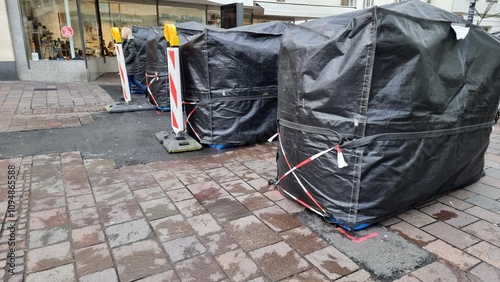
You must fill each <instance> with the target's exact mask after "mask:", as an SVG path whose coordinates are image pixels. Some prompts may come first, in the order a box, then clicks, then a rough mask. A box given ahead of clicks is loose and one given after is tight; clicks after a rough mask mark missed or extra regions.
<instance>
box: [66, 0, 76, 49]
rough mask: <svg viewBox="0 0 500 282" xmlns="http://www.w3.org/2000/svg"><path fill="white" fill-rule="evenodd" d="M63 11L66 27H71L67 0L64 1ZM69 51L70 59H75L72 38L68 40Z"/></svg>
mask: <svg viewBox="0 0 500 282" xmlns="http://www.w3.org/2000/svg"><path fill="white" fill-rule="evenodd" d="M64 9H65V12H66V25H67V26H69V27H71V16H70V14H69V3H68V0H64ZM69 46H70V47H69V50H70V51H71V58H74V57H75V43H74V42H73V36H71V37H70V38H69Z"/></svg>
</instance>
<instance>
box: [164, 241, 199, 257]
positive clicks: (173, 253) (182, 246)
mask: <svg viewBox="0 0 500 282" xmlns="http://www.w3.org/2000/svg"><path fill="white" fill-rule="evenodd" d="M163 247H164V248H165V251H166V252H167V255H168V256H169V258H170V260H171V261H173V262H177V261H180V260H184V259H186V258H190V257H194V256H196V255H199V254H202V253H204V252H205V251H206V248H205V246H203V244H201V243H200V241H199V240H198V238H197V237H196V236H189V237H182V238H178V239H174V240H171V241H166V242H163Z"/></svg>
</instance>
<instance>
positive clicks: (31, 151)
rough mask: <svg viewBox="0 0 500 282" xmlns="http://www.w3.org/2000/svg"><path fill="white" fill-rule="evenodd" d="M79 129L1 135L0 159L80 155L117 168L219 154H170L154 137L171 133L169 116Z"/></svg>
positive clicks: (111, 118) (99, 120) (111, 119)
mask: <svg viewBox="0 0 500 282" xmlns="http://www.w3.org/2000/svg"><path fill="white" fill-rule="evenodd" d="M92 116H93V118H94V123H92V124H90V125H82V126H78V127H69V128H59V129H44V130H32V131H19V132H2V133H0V159H7V158H14V157H19V156H33V155H40V154H51V153H62V152H69V151H80V152H81V154H82V156H83V158H103V159H113V160H114V161H115V163H116V166H117V167H121V166H125V165H133V164H145V163H151V162H158V161H169V160H179V159H186V158H193V157H203V156H209V155H216V154H220V153H222V152H224V151H230V150H231V148H229V149H219V150H217V149H212V148H210V147H208V146H204V148H203V150H200V151H194V152H185V153H177V154H169V153H168V152H167V150H166V149H165V148H164V147H163V146H162V144H161V143H160V142H159V141H158V140H156V138H155V134H156V133H158V132H160V131H164V130H172V128H171V126H170V113H160V112H157V111H140V112H129V113H116V114H109V113H99V114H95V115H92Z"/></svg>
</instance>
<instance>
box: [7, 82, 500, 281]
mask: <svg viewBox="0 0 500 282" xmlns="http://www.w3.org/2000/svg"><path fill="white" fill-rule="evenodd" d="M51 87H52V86H51V85H50V84H43V83H30V82H12V83H10V82H9V83H0V131H4V132H14V131H25V130H36V129H45V128H58V127H59V128H62V127H65V126H85V125H86V124H88V123H92V122H94V121H93V118H92V113H95V112H100V111H103V106H104V104H106V103H109V102H112V100H111V99H110V97H109V96H108V95H107V94H106V92H104V91H103V90H102V89H101V88H100V87H99V86H98V85H97V84H96V83H88V84H68V85H67V90H65V91H55V92H56V94H54V93H52V92H53V91H52V90H40V91H38V90H37V91H35V90H34V89H35V88H45V89H51ZM60 87H61V86H60V85H58V86H57V88H58V89H60ZM63 88H64V87H63ZM499 130H500V126H496V130H495V131H493V134H492V136H491V144H490V146H489V149H488V151H487V153H486V156H485V157H486V163H485V171H486V176H484V177H483V178H481V179H480V180H479V181H478V182H477V183H474V184H472V185H470V186H468V187H465V188H464V189H459V190H456V191H454V192H451V193H449V194H447V195H444V196H443V197H441V198H439V199H437V200H434V201H431V202H428V203H425V204H422V205H421V206H419V207H418V208H414V209H411V210H409V211H406V212H404V213H401V214H399V215H397V216H394V217H392V218H390V219H388V220H385V221H383V222H382V223H380V224H376V225H374V226H372V227H369V228H368V229H366V230H363V231H361V232H358V233H354V234H352V235H351V236H353V237H354V238H351V239H354V240H355V239H356V238H358V239H359V238H361V237H362V236H365V235H366V234H373V232H374V231H378V232H377V233H378V236H373V237H371V238H368V239H366V240H358V241H353V240H351V239H350V238H349V234H347V235H346V234H343V233H341V232H340V231H339V230H337V229H336V228H335V227H334V226H333V225H330V224H326V223H323V222H321V221H320V222H319V223H317V222H316V223H314V222H313V221H314V220H315V219H314V218H315V217H314V216H313V215H312V214H311V213H309V212H306V211H305V210H304V208H303V207H301V206H300V205H298V204H296V203H295V202H292V201H291V200H288V199H287V198H284V197H283V196H282V195H281V194H280V193H279V192H277V191H276V190H275V189H274V188H273V187H272V186H270V185H268V180H269V179H270V178H273V177H275V176H276V161H275V156H276V149H277V148H276V143H265V144H259V145H255V146H248V147H242V148H238V149H235V150H231V151H224V152H221V153H220V154H215V155H211V156H203V157H195V158H189V159H183V160H174V161H162V162H152V163H147V164H136V165H129V166H122V167H117V165H116V163H115V162H114V161H113V160H112V159H98V158H83V157H82V155H81V153H80V152H78V151H69V152H61V153H54V154H43V155H34V156H21V157H17V158H9V159H0V217H1V218H3V223H2V229H1V232H2V233H1V237H0V277H1V278H2V279H3V280H4V281H27V282H35V281H82V282H83V281H92V282H94V281H106V282H112V281H167V282H173V281H254V282H258V281H425V282H426V281H500V227H499V224H500V134H499ZM0 150H1V148H0ZM11 175H15V176H16V178H15V186H14V187H13V186H9V185H8V181H9V176H11ZM12 187H13V188H12ZM307 217H309V218H313V219H310V220H308V222H304V218H307ZM316 219H317V218H316ZM306 223H307V224H306ZM320 229H322V230H327V232H329V235H328V236H326V235H325V233H322V232H321V230H320ZM384 234H385V235H384ZM391 238H392V240H393V241H394V242H396V241H398V242H404V244H409V245H411V248H414V249H415V250H416V251H418V252H421V253H425V254H426V259H424V260H422V261H421V262H419V263H418V264H417V265H414V266H411V267H407V268H405V267H399V268H398V261H397V257H398V254H396V253H391V252H385V253H384V252H383V251H380V250H376V249H375V247H373V246H376V245H377V243H380V244H381V243H383V242H384V240H386V241H387V240H388V241H390V240H391ZM349 244H350V245H349ZM349 246H352V247H349ZM371 248H373V249H371ZM372 250H373V252H372ZM376 251H379V252H378V253H377V255H378V256H379V257H377V258H376V259H375V260H374V261H381V262H384V261H387V262H389V261H391V260H392V262H391V263H393V264H394V265H395V266H394V270H393V273H392V276H391V275H385V276H384V275H381V274H380V273H379V272H377V271H378V270H377V268H376V267H372V266H371V264H370V262H369V261H368V260H365V259H367V258H368V257H369V256H374V252H376ZM402 251H403V252H404V249H403V250H402ZM356 253H360V254H361V255H358V256H357V255H356ZM362 256H365V257H362Z"/></svg>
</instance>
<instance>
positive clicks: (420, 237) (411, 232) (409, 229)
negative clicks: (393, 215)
mask: <svg viewBox="0 0 500 282" xmlns="http://www.w3.org/2000/svg"><path fill="white" fill-rule="evenodd" d="M389 229H391V230H393V231H396V233H398V234H399V236H401V237H403V238H405V239H407V240H409V241H411V242H413V243H414V244H416V245H418V246H420V247H422V246H425V245H427V244H428V243H429V242H431V241H434V240H436V237H434V236H431V235H429V234H428V233H425V232H424V231H422V230H420V229H418V228H416V227H415V226H413V225H411V224H409V223H407V222H405V221H402V222H400V223H396V224H394V225H392V226H391V227H390V228H389Z"/></svg>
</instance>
